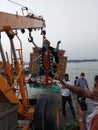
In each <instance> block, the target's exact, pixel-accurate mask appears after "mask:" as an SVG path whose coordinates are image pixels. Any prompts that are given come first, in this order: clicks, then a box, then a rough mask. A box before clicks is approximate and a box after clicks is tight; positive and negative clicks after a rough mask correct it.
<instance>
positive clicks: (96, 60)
mask: <svg viewBox="0 0 98 130" xmlns="http://www.w3.org/2000/svg"><path fill="white" fill-rule="evenodd" d="M67 62H68V63H74V62H98V59H83V60H77V59H74V60H68V61H67Z"/></svg>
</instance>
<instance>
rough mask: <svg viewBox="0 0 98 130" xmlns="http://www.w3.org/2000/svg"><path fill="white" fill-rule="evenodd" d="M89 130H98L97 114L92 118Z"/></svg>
mask: <svg viewBox="0 0 98 130" xmlns="http://www.w3.org/2000/svg"><path fill="white" fill-rule="evenodd" d="M90 130H98V114H96V115H95V116H94V118H93V122H92V125H91V129H90Z"/></svg>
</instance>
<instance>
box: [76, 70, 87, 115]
mask: <svg viewBox="0 0 98 130" xmlns="http://www.w3.org/2000/svg"><path fill="white" fill-rule="evenodd" d="M75 86H77V87H80V88H82V89H83V90H89V87H88V83H87V80H86V79H85V73H83V72H82V73H81V74H80V78H78V80H77V82H76V85H75ZM77 101H78V115H79V110H80V109H82V110H83V111H84V115H86V111H87V104H86V98H85V97H84V96H83V95H81V94H78V95H77ZM79 107H80V108H79Z"/></svg>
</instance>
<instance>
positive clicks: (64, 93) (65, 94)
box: [61, 74, 76, 119]
mask: <svg viewBox="0 0 98 130" xmlns="http://www.w3.org/2000/svg"><path fill="white" fill-rule="evenodd" d="M64 82H65V83H67V84H71V82H70V80H69V75H68V74H65V81H64ZM61 95H62V113H63V116H64V117H66V101H67V102H68V103H69V106H70V109H71V112H72V115H73V118H74V119H76V115H75V110H74V106H73V102H72V97H71V91H70V90H69V89H67V88H64V89H61Z"/></svg>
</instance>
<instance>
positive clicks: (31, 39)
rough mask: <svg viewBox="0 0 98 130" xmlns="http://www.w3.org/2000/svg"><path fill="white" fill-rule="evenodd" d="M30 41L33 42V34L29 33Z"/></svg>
mask: <svg viewBox="0 0 98 130" xmlns="http://www.w3.org/2000/svg"><path fill="white" fill-rule="evenodd" d="M28 41H29V42H32V43H33V37H32V36H31V35H29V38H28Z"/></svg>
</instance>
